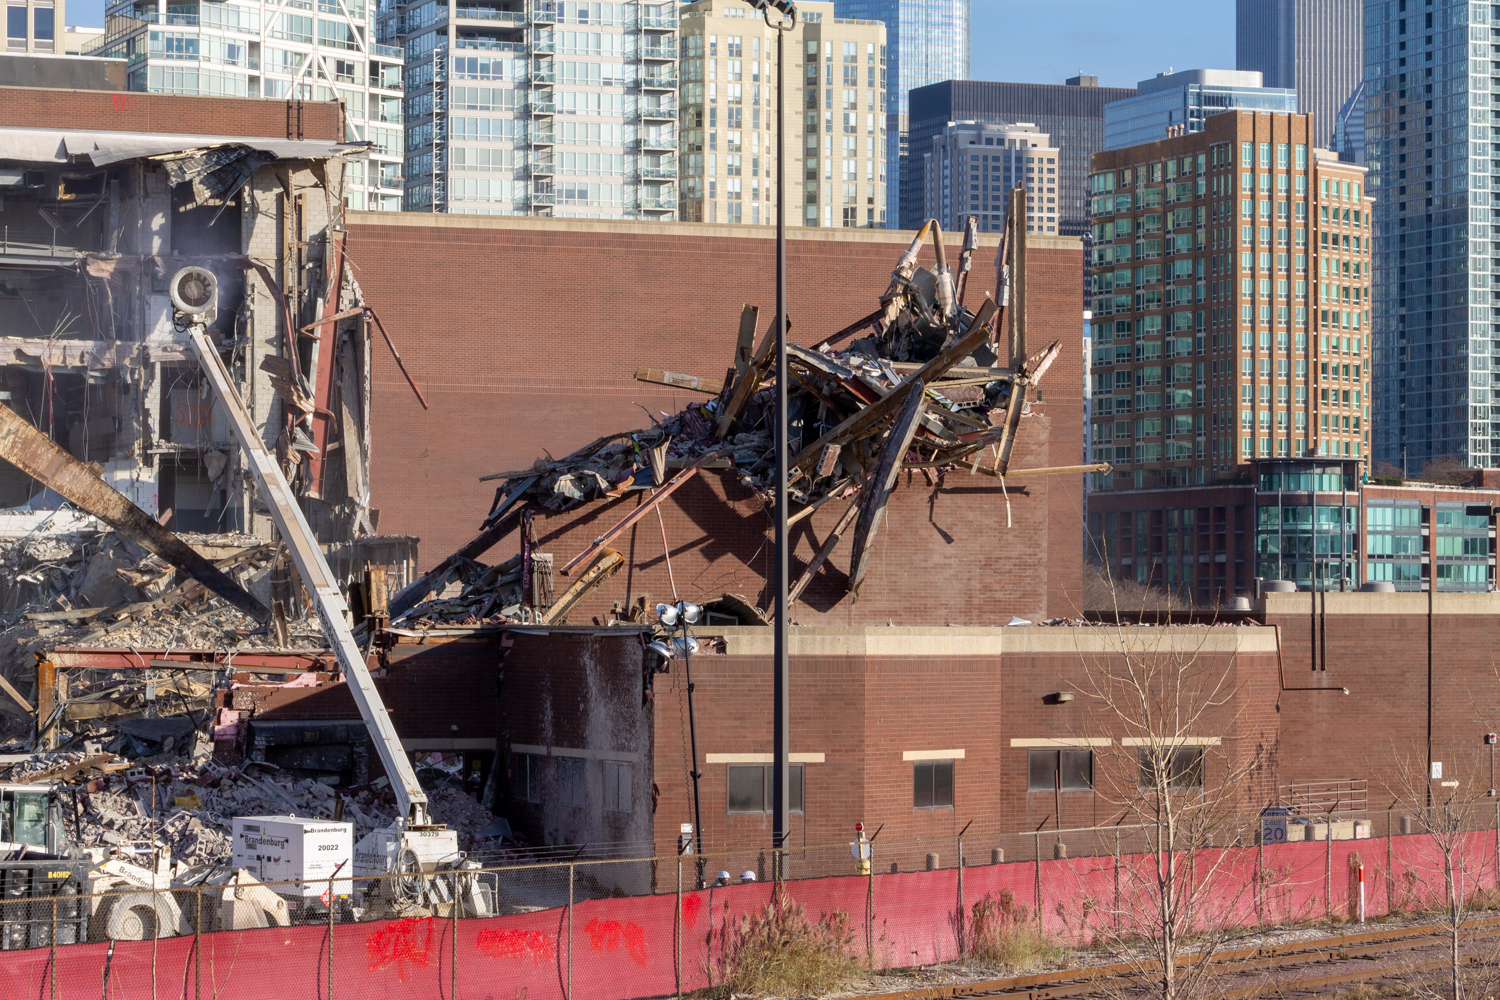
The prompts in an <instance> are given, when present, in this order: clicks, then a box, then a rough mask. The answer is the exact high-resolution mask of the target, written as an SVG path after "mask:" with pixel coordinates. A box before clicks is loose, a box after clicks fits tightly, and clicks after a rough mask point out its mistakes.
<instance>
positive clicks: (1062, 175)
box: [891, 76, 1135, 236]
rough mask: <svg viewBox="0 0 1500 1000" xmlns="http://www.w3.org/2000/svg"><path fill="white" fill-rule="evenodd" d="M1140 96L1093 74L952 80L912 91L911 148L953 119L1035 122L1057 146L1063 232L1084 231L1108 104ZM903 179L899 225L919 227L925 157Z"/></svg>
mask: <svg viewBox="0 0 1500 1000" xmlns="http://www.w3.org/2000/svg"><path fill="white" fill-rule="evenodd" d="M1134 96H1135V91H1134V90H1130V89H1127V88H1124V87H1101V86H1099V80H1098V78H1097V77H1092V76H1075V77H1073V78H1072V79H1071V80H1069V81H1068V82H1067V84H1066V85H1053V84H1034V83H990V82H986V81H979V80H948V81H944V82H943V83H938V84H934V85H932V86H930V87H922V88H920V89H918V90H913V91H912V92H911V118H910V121H911V148H912V149H917V150H922V151H924V152H925V151H926V150H929V149H931V148H932V137H933V136H935V135H937V134H938V133H940V132H942V131H943V129H945V128H947V126H948V123H949V122H960V121H973V122H986V123H996V124H1000V123H1007V122H1033V123H1035V125H1036V127H1037V129H1038V130H1039V131H1041V132H1044V133H1046V134H1047V135H1048V136H1050V137H1051V139H1052V143H1053V145H1054V146H1055V147H1056V148H1057V150H1058V154H1057V178H1058V184H1057V194H1056V196H1055V197H1056V198H1057V234H1058V235H1059V236H1082V235H1084V234H1085V233H1087V232H1088V231H1089V203H1088V184H1089V158H1090V157H1091V156H1093V154H1095V153H1097V152H1099V151H1100V150H1101V149H1103V148H1104V106H1105V105H1106V104H1108V103H1110V102H1111V101H1119V100H1123V99H1124V98H1127V97H1134ZM900 182H901V199H900V200H901V218H900V220H899V227H900V228H901V229H916V228H917V227H918V226H920V225H921V224H922V221H923V215H922V213H923V211H924V209H925V206H926V200H925V197H924V195H923V185H924V183H925V178H924V176H923V173H922V159H921V157H920V156H918V157H917V158H916V159H915V160H912V158H910V157H908V158H907V160H906V161H905V166H904V167H903V173H902V174H901V178H900ZM891 183H892V184H893V185H894V184H895V183H896V178H894V177H892V178H891ZM1049 197H1051V196H1049Z"/></svg>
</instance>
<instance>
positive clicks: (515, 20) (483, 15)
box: [454, 7, 526, 24]
mask: <svg viewBox="0 0 1500 1000" xmlns="http://www.w3.org/2000/svg"><path fill="white" fill-rule="evenodd" d="M454 16H455V17H459V18H468V19H469V20H471V21H507V22H509V23H511V24H525V23H526V15H525V14H523V13H521V12H520V11H518V10H492V9H491V8H489V7H459V8H458V9H457V11H456V13H455V14H454Z"/></svg>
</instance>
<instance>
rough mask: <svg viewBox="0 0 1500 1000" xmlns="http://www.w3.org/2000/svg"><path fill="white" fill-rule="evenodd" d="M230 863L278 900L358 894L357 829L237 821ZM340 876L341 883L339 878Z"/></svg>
mask: <svg viewBox="0 0 1500 1000" xmlns="http://www.w3.org/2000/svg"><path fill="white" fill-rule="evenodd" d="M233 832H234V848H233V853H232V855H231V861H230V863H231V864H232V865H233V866H234V867H235V868H244V869H246V870H247V871H249V872H250V874H251V875H254V876H255V877H256V878H258V879H260V880H261V881H262V882H264V883H266V885H267V887H268V888H270V889H271V890H272V891H273V892H275V893H276V894H277V895H279V896H286V897H288V898H291V899H314V898H317V897H320V896H323V895H325V894H327V893H328V887H329V879H333V895H334V896H348V895H350V894H351V893H352V892H353V891H354V879H353V876H354V824H353V823H333V822H330V821H329V820H326V819H306V818H303V817H300V816H236V817H234V824H233ZM335 875H337V876H338V877H337V878H334V876H335Z"/></svg>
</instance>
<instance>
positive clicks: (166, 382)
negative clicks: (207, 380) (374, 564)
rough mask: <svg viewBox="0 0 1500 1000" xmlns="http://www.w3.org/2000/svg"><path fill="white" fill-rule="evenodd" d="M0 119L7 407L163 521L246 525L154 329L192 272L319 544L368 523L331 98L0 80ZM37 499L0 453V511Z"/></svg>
mask: <svg viewBox="0 0 1500 1000" xmlns="http://www.w3.org/2000/svg"><path fill="white" fill-rule="evenodd" d="M0 128H3V129H4V136H5V137H4V149H3V152H0V156H3V161H0V197H3V202H0V204H3V208H0V227H3V230H0V326H3V330H0V380H3V385H0V391H3V393H4V395H5V401H6V402H7V403H8V405H10V406H11V408H12V409H14V410H15V411H16V412H17V413H19V414H20V415H21V416H22V417H23V418H25V419H26V420H28V421H29V422H31V423H32V424H33V425H35V426H37V427H38V428H41V429H43V430H44V431H45V432H46V433H47V434H48V435H49V436H50V437H51V438H52V439H53V440H55V441H57V442H58V443H59V444H61V445H63V446H64V447H65V448H66V449H67V450H68V451H69V452H70V453H71V454H72V455H73V457H75V458H77V459H79V460H81V461H84V462H90V463H96V465H97V468H98V470H99V471H100V475H101V476H102V478H103V479H104V480H105V481H106V482H107V483H109V484H110V485H111V486H114V487H115V488H116V489H118V490H119V491H120V492H122V493H123V494H125V496H127V497H128V498H129V499H131V500H132V501H133V502H134V503H135V504H136V505H137V506H139V507H140V508H141V509H142V510H144V511H145V512H147V514H149V515H150V516H151V517H154V518H158V519H159V520H160V522H161V523H162V524H164V525H166V526H167V527H169V528H171V529H173V530H176V531H197V532H226V531H227V532H245V533H248V534H251V535H257V536H260V537H263V538H268V537H269V533H270V530H271V522H270V519H269V518H268V517H267V516H266V514H265V512H264V508H263V507H261V506H260V505H259V504H258V503H257V501H256V499H255V496H254V488H253V482H252V481H251V479H250V478H249V477H248V476H247V475H246V474H245V472H244V470H243V468H242V463H241V461H240V458H239V454H238V448H237V447H233V446H232V445H231V441H232V439H231V437H230V434H229V429H228V427H227V426H226V424H225V421H224V420H223V419H222V417H221V416H216V415H215V412H214V410H215V407H214V405H213V401H212V399H211V398H210V397H209V395H208V391H207V387H206V386H205V385H204V384H203V382H202V380H201V379H200V377H199V374H198V366H197V363H196V362H195V361H194V360H193V359H192V358H191V357H190V356H189V354H188V352H187V347H186V340H185V337H184V336H183V335H182V331H181V330H180V329H174V319H173V316H174V311H173V306H172V302H171V299H170V296H169V288H168V285H169V282H170V281H171V279H172V277H173V276H174V275H175V274H177V273H178V272H179V271H180V270H181V269H183V268H185V267H189V266H199V267H203V268H206V269H208V270H209V271H210V272H212V274H213V275H214V276H215V277H216V279H217V282H218V286H219V308H218V313H217V317H216V318H215V319H214V321H213V322H212V324H211V325H210V327H209V332H210V335H211V337H212V338H213V340H214V341H215V342H216V343H217V344H218V345H219V346H220V348H221V350H223V351H225V352H226V353H227V356H228V357H229V359H231V360H232V370H233V371H234V372H235V373H236V375H237V377H238V378H239V381H240V391H241V393H242V394H243V396H244V398H245V399H246V401H247V403H248V404H249V406H250V407H251V410H252V412H253V414H254V417H255V420H256V423H257V425H258V426H259V428H260V430H261V432H262V434H263V435H264V439H265V440H266V442H267V443H268V444H272V445H274V446H275V447H276V449H277V452H278V454H279V455H280V457H281V458H282V460H283V461H284V463H285V465H286V467H287V468H290V469H295V470H296V483H297V485H298V488H299V490H300V492H301V494H302V496H303V497H304V498H306V499H307V500H308V501H309V506H308V511H309V516H310V520H311V521H312V523H313V525H314V527H315V529H316V530H318V531H319V533H320V535H321V536H322V538H323V540H324V541H326V542H330V543H335V545H336V547H338V548H340V549H342V548H347V547H348V546H350V545H351V544H352V541H353V539H355V538H361V537H368V536H371V535H373V534H374V529H373V525H371V523H370V520H369V517H368V513H367V510H368V482H367V477H366V468H367V458H366V454H367V450H368V439H369V431H368V425H367V414H368V407H367V393H368V379H367V355H368V344H367V336H368V334H369V333H370V332H371V331H372V329H373V328H372V327H371V326H370V323H369V320H368V319H367V314H366V313H365V312H364V311H363V310H362V309H361V308H360V305H361V303H362V299H361V295H360V291H359V286H358V283H357V281H355V280H354V278H353V276H352V273H351V271H350V269H349V268H348V267H347V266H346V263H345V262H344V260H343V258H342V239H343V233H344V225H343V221H342V220H343V201H342V197H341V194H340V191H341V184H342V171H343V167H344V164H345V162H346V161H347V160H348V158H350V157H351V156H358V155H360V153H361V148H360V147H359V146H358V145H353V146H350V145H345V144H343V143H342V140H343V136H344V123H343V117H342V110H341V108H340V106H339V105H338V104H337V103H327V104H313V103H302V102H291V103H286V104H281V103H272V102H266V101H255V100H234V99H217V98H215V99H206V98H196V97H173V96H163V95H151V94H124V93H119V94H114V93H102V92H93V93H90V92H75V91H54V90H38V89H19V88H6V90H5V93H4V100H3V102H0ZM330 317H337V318H333V319H331V318H330ZM56 506H58V503H57V499H56V497H55V496H54V495H51V494H49V493H48V492H47V491H44V490H41V489H40V487H39V486H38V484H36V483H35V482H34V481H33V480H32V479H30V478H29V477H28V476H26V475H24V474H23V473H21V472H20V471H19V470H17V469H15V468H13V467H11V466H10V465H0V507H4V508H29V509H32V510H34V511H43V510H47V509H49V508H55V507H56ZM355 561H356V560H355V558H354V556H353V554H352V551H351V553H350V555H349V557H348V558H346V559H344V560H343V562H344V563H345V565H346V567H350V566H352V565H353V564H354V562H355ZM257 585H258V586H260V587H261V588H262V589H263V590H265V591H266V592H269V590H268V588H269V586H270V585H269V583H268V582H267V581H265V580H260V581H258V582H257Z"/></svg>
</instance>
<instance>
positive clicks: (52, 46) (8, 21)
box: [5, 0, 67, 53]
mask: <svg viewBox="0 0 1500 1000" xmlns="http://www.w3.org/2000/svg"><path fill="white" fill-rule="evenodd" d="M66 3H67V0H6V5H5V51H7V52H56V53H60V52H62V51H63V49H62V47H61V46H59V45H58V44H57V40H58V37H59V33H60V32H61V31H62V30H63V25H64V24H65V23H66V21H67V8H66Z"/></svg>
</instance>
